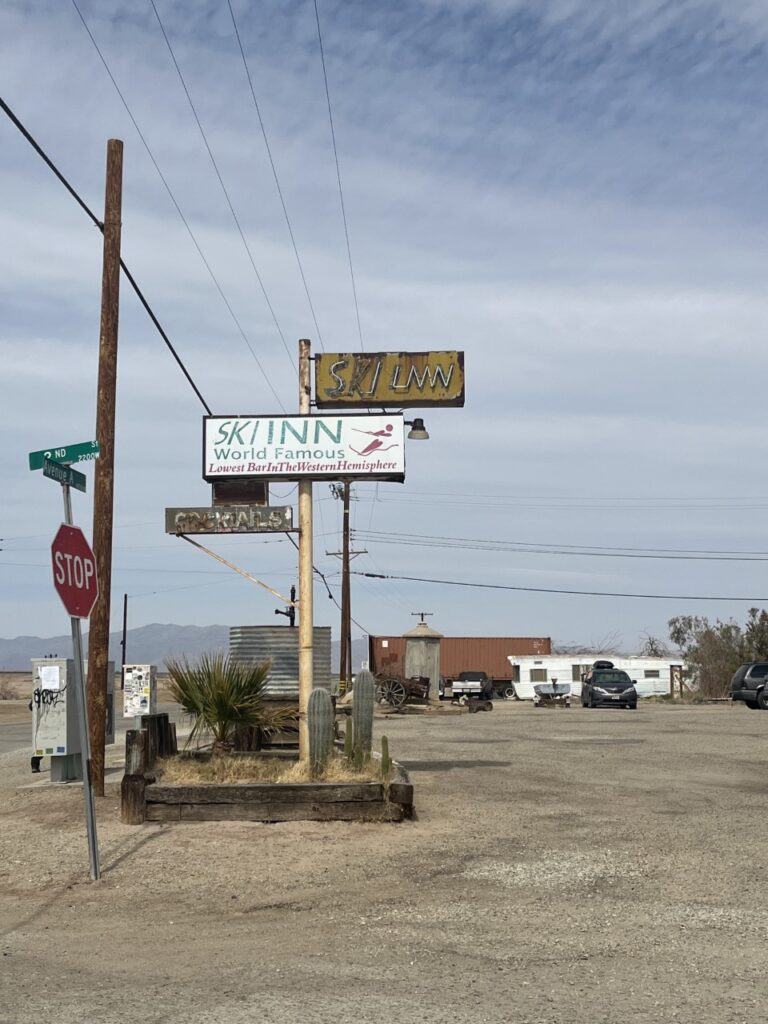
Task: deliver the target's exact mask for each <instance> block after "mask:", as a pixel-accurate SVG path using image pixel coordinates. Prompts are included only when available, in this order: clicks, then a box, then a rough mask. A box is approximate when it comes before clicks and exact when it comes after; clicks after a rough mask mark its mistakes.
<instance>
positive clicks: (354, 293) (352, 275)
mask: <svg viewBox="0 0 768 1024" xmlns="http://www.w3.org/2000/svg"><path fill="white" fill-rule="evenodd" d="M314 4H315V21H316V22H317V41H318V43H319V44H320V61H321V63H322V65H323V82H324V83H325V98H326V100H327V102H328V121H329V123H330V126H331V143H332V144H333V159H334V160H335V162H336V181H337V182H338V185H339V202H340V203H341V219H342V220H343V221H344V238H345V239H346V242H347V259H348V260H349V276H350V278H351V280H352V298H353V299H354V301H355V316H356V318H357V334H358V337H359V338H360V348H361V349H362V350H363V351H365V345H364V344H363V329H362V327H361V326H360V306H359V305H358V302H357V285H356V284H355V271H354V270H353V268H352V248H351V246H350V244H349V228H348V226H347V211H346V209H345V207H344V190H343V189H342V187H341V170H340V168H339V151H338V149H337V146H336V130H335V128H334V126H333V111H332V110H331V93H330V90H329V88H328V73H327V71H326V68H325V51H324V49H323V33H322V32H321V30H320V12H319V10H318V9H317V0H314Z"/></svg>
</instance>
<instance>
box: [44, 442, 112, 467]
mask: <svg viewBox="0 0 768 1024" xmlns="http://www.w3.org/2000/svg"><path fill="white" fill-rule="evenodd" d="M99 450H100V449H99V442H98V441H81V442H80V444H67V445H60V446H59V447H58V448H44V449H43V451H41V452H30V453H29V468H30V469H42V468H43V463H44V462H45V460H46V459H50V460H51V461H52V462H61V463H66V462H89V461H91V460H92V459H98V457H99Z"/></svg>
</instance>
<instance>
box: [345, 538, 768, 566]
mask: <svg viewBox="0 0 768 1024" xmlns="http://www.w3.org/2000/svg"><path fill="white" fill-rule="evenodd" d="M354 532H355V536H356V537H357V538H358V539H362V540H363V541H365V543H367V544H397V545H398V546H405V547H419V548H428V547H429V548H452V549H455V548H461V549H462V550H466V551H493V552H507V553H508V554H540V555H574V556H577V557H580V558H653V559H662V560H670V561H691V562H768V552H755V553H750V552H743V553H726V552H724V553H722V554H721V553H719V552H698V553H695V554H694V553H690V552H688V553H675V554H660V553H657V552H659V550H660V549H658V548H645V549H644V548H601V547H599V546H597V545H596V546H595V547H588V546H585V545H581V544H573V545H571V544H568V545H564V546H563V547H556V546H555V545H534V544H527V543H525V542H523V541H497V540H487V541H486V540H480V539H477V538H466V537H435V536H432V535H429V534H423V535H422V534H408V533H405V534H388V533H383V532H378V533H377V532H375V531H374V532H373V533H368V532H365V531H359V530H356V531H354ZM661 550H665V549H661Z"/></svg>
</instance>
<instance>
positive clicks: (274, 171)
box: [227, 0, 325, 351]
mask: <svg viewBox="0 0 768 1024" xmlns="http://www.w3.org/2000/svg"><path fill="white" fill-rule="evenodd" d="M227 6H228V7H229V13H230V16H231V17H232V27H233V28H234V30H235V38H236V39H237V45H238V47H239V49H240V56H241V57H242V59H243V68H244V69H245V75H246V78H247V79H248V86H249V88H250V90H251V96H252V97H253V105H254V107H255V108H256V116H257V118H258V119H259V127H260V128H261V134H262V136H263V138H264V145H265V147H266V150H267V156H268V157H269V166H270V167H271V168H272V176H273V177H274V179H275V186H276V188H277V194H278V196H279V197H280V205H281V206H282V208H283V216H284V217H285V224H286V227H287V228H288V234H289V235H290V236H291V245H292V246H293V252H294V255H295V256H296V263H297V265H298V268H299V274H301V281H302V284H303V285H304V293H305V294H306V296H307V302H308V303H309V309H310V312H311V314H312V320H313V321H314V324H315V330H316V331H317V340H318V341H319V343H320V348H321V349H322V350H323V351H325V345H324V344H323V336H322V334H321V333H320V325H319V324H318V322H317V316H316V315H315V307H314V305H313V304H312V298H311V296H310V294H309V285H308V284H307V278H306V276H305V274H304V267H303V266H302V263H301V258H300V257H299V250H298V247H297V245H296V239H295V238H294V235H293V228H292V227H291V221H290V218H289V216H288V209H287V207H286V205H285V199H284V198H283V190H282V188H281V187H280V180H279V178H278V176H277V168H276V167H275V161H274V159H273V158H272V148H271V147H270V145H269V139H268V138H267V130H266V128H265V127H264V119H263V118H262V116H261V108H260V107H259V101H258V100H257V99H256V90H255V88H254V85H253V79H252V78H251V72H250V69H249V67H248V61H247V60H246V57H245V49H244V48H243V42H242V39H241V38H240V30H239V29H238V27H237V21H236V20H235V12H234V10H233V9H232V2H231V0H227Z"/></svg>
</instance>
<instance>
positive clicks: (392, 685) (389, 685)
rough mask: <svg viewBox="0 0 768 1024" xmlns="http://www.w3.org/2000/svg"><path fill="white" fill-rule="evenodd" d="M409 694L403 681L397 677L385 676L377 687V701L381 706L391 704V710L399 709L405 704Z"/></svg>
mask: <svg viewBox="0 0 768 1024" xmlns="http://www.w3.org/2000/svg"><path fill="white" fill-rule="evenodd" d="M407 697H408V694H407V692H406V689H405V686H404V684H403V682H402V680H400V679H398V678H396V677H395V676H385V677H384V678H383V679H381V680H380V681H379V683H378V685H377V686H376V700H377V701H378V703H379V704H389V706H390V707H391V708H399V707H402V706H403V704H405V702H406V699H407Z"/></svg>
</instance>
